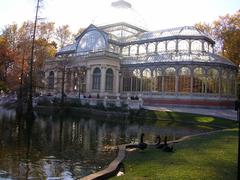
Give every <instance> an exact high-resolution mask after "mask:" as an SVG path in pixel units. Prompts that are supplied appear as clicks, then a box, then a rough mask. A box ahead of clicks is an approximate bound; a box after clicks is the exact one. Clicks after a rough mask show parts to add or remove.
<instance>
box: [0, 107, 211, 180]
mask: <svg viewBox="0 0 240 180" xmlns="http://www.w3.org/2000/svg"><path fill="white" fill-rule="evenodd" d="M203 131H209V129H202V128H200V127H198V126H193V125H189V124H184V125H182V124H177V123H172V122H168V121H162V122H161V123H160V124H159V122H158V123H157V124H156V123H154V122H151V123H149V122H146V123H145V122H144V121H139V122H138V121H132V120H128V119H123V120H122V119H111V118H99V117H98V118H96V117H87V116H81V115H76V114H74V115H73V114H72V113H54V114H47V115H46V114H45V115H40V114H36V118H35V120H34V121H31V123H28V121H26V120H25V119H24V118H21V117H18V115H17V114H16V112H15V111H14V110H6V109H1V108H0V179H21V178H22V179H35V178H36V179H74V178H79V177H83V176H86V175H88V174H91V173H93V172H96V171H99V170H101V169H103V168H105V167H107V166H108V164H109V163H110V162H111V161H112V160H113V159H114V158H115V157H116V154H117V150H116V146H117V145H119V144H124V143H138V141H139V137H140V135H141V133H145V141H146V142H147V143H154V141H155V137H156V136H157V135H161V136H168V137H169V139H178V138H180V137H182V136H185V135H189V134H195V133H199V132H203Z"/></svg>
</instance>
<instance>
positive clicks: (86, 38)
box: [77, 30, 107, 52]
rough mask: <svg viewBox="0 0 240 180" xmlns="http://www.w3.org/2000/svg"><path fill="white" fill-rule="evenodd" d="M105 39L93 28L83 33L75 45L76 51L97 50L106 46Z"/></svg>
mask: <svg viewBox="0 0 240 180" xmlns="http://www.w3.org/2000/svg"><path fill="white" fill-rule="evenodd" d="M106 44H107V43H106V40H105V38H104V36H103V34H102V33H100V32H99V31H96V30H93V31H89V32H87V33H86V34H84V35H83V37H82V38H81V39H80V41H79V43H78V47H77V52H86V51H98V50H103V49H105V48H106Z"/></svg>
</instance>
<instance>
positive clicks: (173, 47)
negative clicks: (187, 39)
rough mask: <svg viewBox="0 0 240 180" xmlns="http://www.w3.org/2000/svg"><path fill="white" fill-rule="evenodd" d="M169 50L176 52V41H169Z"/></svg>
mask: <svg viewBox="0 0 240 180" xmlns="http://www.w3.org/2000/svg"><path fill="white" fill-rule="evenodd" d="M167 50H168V51H175V50H176V42H175V41H169V42H168V43H167Z"/></svg>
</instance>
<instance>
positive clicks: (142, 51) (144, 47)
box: [139, 44, 146, 54]
mask: <svg viewBox="0 0 240 180" xmlns="http://www.w3.org/2000/svg"><path fill="white" fill-rule="evenodd" d="M139 54H146V46H145V44H141V45H139Z"/></svg>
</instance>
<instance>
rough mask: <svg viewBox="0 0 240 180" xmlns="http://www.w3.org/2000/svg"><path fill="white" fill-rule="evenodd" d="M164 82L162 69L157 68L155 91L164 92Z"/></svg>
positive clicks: (155, 72) (154, 75) (154, 76)
mask: <svg viewBox="0 0 240 180" xmlns="http://www.w3.org/2000/svg"><path fill="white" fill-rule="evenodd" d="M162 81H163V74H162V70H161V69H160V68H157V69H156V70H154V71H153V82H154V83H153V87H154V88H153V90H154V91H158V92H162Z"/></svg>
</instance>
